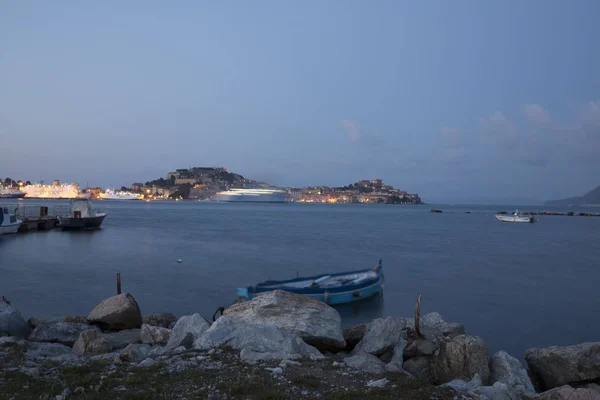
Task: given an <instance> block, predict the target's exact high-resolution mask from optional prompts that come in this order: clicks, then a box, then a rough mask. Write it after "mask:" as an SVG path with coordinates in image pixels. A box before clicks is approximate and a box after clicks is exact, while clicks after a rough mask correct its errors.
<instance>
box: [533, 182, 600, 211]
mask: <svg viewBox="0 0 600 400" xmlns="http://www.w3.org/2000/svg"><path fill="white" fill-rule="evenodd" d="M545 204H546V205H547V206H571V205H572V206H585V205H600V186H598V187H597V188H595V189H593V190H591V191H589V192H587V193H586V194H584V195H583V196H580V197H568V198H566V199H560V200H551V201H547V202H546V203H545Z"/></svg>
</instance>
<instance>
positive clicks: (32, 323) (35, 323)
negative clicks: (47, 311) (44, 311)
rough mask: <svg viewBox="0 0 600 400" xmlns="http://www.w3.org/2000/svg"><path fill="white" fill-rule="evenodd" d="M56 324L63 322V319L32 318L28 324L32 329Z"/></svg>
mask: <svg viewBox="0 0 600 400" xmlns="http://www.w3.org/2000/svg"><path fill="white" fill-rule="evenodd" d="M56 322H63V320H62V318H61V317H38V316H32V317H29V319H28V320H27V324H29V326H30V327H31V329H35V328H36V327H37V326H38V325H42V324H54V323H56Z"/></svg>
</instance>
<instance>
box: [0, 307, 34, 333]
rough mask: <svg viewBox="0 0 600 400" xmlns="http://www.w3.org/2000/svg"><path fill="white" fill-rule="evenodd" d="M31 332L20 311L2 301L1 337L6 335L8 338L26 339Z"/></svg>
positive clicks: (0, 309)
mask: <svg viewBox="0 0 600 400" xmlns="http://www.w3.org/2000/svg"><path fill="white" fill-rule="evenodd" d="M29 332H31V329H30V328H29V325H27V322H25V320H24V319H23V316H21V313H20V312H19V310H17V309H16V308H14V307H13V306H11V305H10V304H7V303H4V302H3V301H0V335H1V334H2V333H4V334H6V335H8V336H16V337H20V338H26V337H27V336H28V335H29Z"/></svg>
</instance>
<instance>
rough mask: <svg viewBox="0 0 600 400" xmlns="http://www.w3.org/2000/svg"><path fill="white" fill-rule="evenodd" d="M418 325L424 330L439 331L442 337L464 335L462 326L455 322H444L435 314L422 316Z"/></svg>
mask: <svg viewBox="0 0 600 400" xmlns="http://www.w3.org/2000/svg"><path fill="white" fill-rule="evenodd" d="M419 324H420V326H421V327H423V328H425V329H432V330H437V331H440V332H441V333H442V334H443V335H444V336H456V335H462V334H464V333H465V327H464V325H462V324H459V323H455V322H446V321H444V319H443V318H442V316H441V315H440V314H439V313H436V312H432V313H429V314H425V315H423V316H422V317H421V318H420V320H419ZM413 325H414V324H413Z"/></svg>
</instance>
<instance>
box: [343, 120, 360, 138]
mask: <svg viewBox="0 0 600 400" xmlns="http://www.w3.org/2000/svg"><path fill="white" fill-rule="evenodd" d="M341 125H342V128H343V129H344V130H345V131H346V134H347V135H348V139H350V141H351V142H353V143H356V142H359V141H360V140H361V138H362V132H361V130H360V127H359V126H358V125H357V124H356V122H354V121H348V120H343V121H342V122H341Z"/></svg>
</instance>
